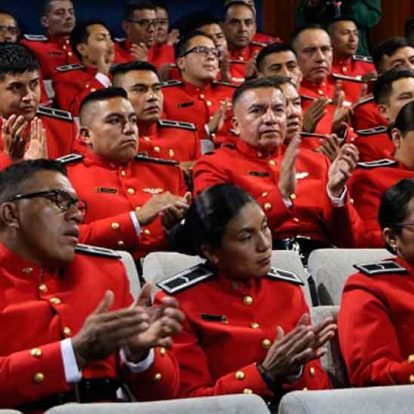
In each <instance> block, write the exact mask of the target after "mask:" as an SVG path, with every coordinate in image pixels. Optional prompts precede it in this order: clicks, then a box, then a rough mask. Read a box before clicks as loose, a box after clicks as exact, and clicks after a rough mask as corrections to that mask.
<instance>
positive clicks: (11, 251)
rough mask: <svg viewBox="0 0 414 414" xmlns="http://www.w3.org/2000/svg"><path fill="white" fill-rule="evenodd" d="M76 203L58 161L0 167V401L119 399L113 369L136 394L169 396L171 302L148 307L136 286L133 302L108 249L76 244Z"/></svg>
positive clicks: (173, 388) (173, 384)
mask: <svg viewBox="0 0 414 414" xmlns="http://www.w3.org/2000/svg"><path fill="white" fill-rule="evenodd" d="M82 209H83V204H82V202H81V201H80V200H79V199H78V197H77V194H76V191H75V190H74V188H73V187H72V185H71V183H70V182H69V180H68V178H67V175H66V171H65V168H64V167H63V166H62V165H61V163H59V162H56V161H52V160H36V161H25V162H22V163H19V164H14V165H13V166H11V167H9V168H8V169H7V170H5V171H3V172H1V173H0V212H1V214H0V257H1V266H0V275H1V278H0V279H1V284H2V291H3V292H5V293H6V294H4V295H2V296H1V298H0V309H1V310H0V320H1V325H2V329H1V332H0V352H1V357H0V385H1V386H0V405H1V406H2V407H8V408H16V409H18V410H21V411H23V412H43V411H45V410H47V409H48V408H50V407H53V406H55V405H60V404H64V403H68V402H94V401H95V402H97V401H119V399H120V398H121V396H122V395H123V397H122V398H124V397H125V393H123V392H122V391H120V390H125V388H123V385H122V382H121V379H120V378H122V381H124V382H126V383H127V384H128V386H129V389H130V390H131V392H132V393H133V394H134V396H136V398H137V399H138V400H151V399H162V398H172V397H174V396H175V395H176V392H177V388H178V385H179V384H178V372H177V368H176V362H175V360H174V359H173V357H172V356H170V354H169V352H167V350H166V348H165V347H169V346H171V344H172V338H171V336H172V335H174V334H175V333H177V332H178V331H179V330H180V329H181V321H182V319H183V317H182V313H181V312H180V311H179V310H178V309H177V306H178V303H177V301H176V300H174V299H173V298H170V297H169V298H167V299H166V300H165V301H164V303H163V304H162V305H161V307H159V308H158V309H154V308H152V307H150V306H149V305H148V302H147V301H148V300H149V301H150V287H149V286H146V287H144V289H143V291H142V293H141V295H140V297H139V298H138V299H137V301H136V302H134V301H133V298H132V297H131V294H130V292H129V283H128V279H127V276H126V273H125V268H124V266H123V265H122V263H121V261H120V260H119V256H118V255H117V254H116V252H114V251H111V250H107V249H96V248H93V247H91V246H77V243H78V240H79V231H80V230H79V228H80V224H81V222H82V212H83V211H82ZM150 315H151V318H150ZM16 327H18V329H16Z"/></svg>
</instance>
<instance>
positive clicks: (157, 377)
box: [154, 372, 162, 381]
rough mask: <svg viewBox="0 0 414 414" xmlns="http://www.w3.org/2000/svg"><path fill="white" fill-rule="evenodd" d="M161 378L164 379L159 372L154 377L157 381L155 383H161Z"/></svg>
mask: <svg viewBox="0 0 414 414" xmlns="http://www.w3.org/2000/svg"><path fill="white" fill-rule="evenodd" d="M161 378H162V374H161V373H160V372H157V373H156V374H155V375H154V380H155V381H160V380H161Z"/></svg>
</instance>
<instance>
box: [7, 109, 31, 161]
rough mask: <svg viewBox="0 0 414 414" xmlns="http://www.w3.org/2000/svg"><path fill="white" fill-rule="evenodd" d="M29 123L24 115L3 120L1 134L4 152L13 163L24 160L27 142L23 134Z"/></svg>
mask: <svg viewBox="0 0 414 414" xmlns="http://www.w3.org/2000/svg"><path fill="white" fill-rule="evenodd" d="M27 125H28V123H27V121H26V120H25V119H24V117H23V116H22V115H19V116H17V115H14V114H13V115H10V117H9V118H7V119H3V122H2V127H1V134H2V137H3V144H4V152H5V154H6V155H7V156H8V157H9V158H10V159H11V160H12V161H19V160H21V159H22V158H23V155H24V149H25V146H26V141H25V140H24V138H23V136H22V134H23V131H24V130H25V129H26V127H27Z"/></svg>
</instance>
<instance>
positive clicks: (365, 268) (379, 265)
mask: <svg viewBox="0 0 414 414" xmlns="http://www.w3.org/2000/svg"><path fill="white" fill-rule="evenodd" d="M354 267H355V269H358V270H359V271H361V272H362V273H365V274H366V275H380V274H384V273H407V269H406V268H405V267H402V266H401V265H399V264H398V263H396V262H393V261H383V262H376V263H363V264H355V265H354Z"/></svg>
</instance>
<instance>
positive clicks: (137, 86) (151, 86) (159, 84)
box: [131, 82, 161, 88]
mask: <svg viewBox="0 0 414 414" xmlns="http://www.w3.org/2000/svg"><path fill="white" fill-rule="evenodd" d="M154 86H161V82H157V83H153V84H152V85H146V84H145V83H139V82H137V83H134V84H133V85H131V88H153V87H154Z"/></svg>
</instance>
